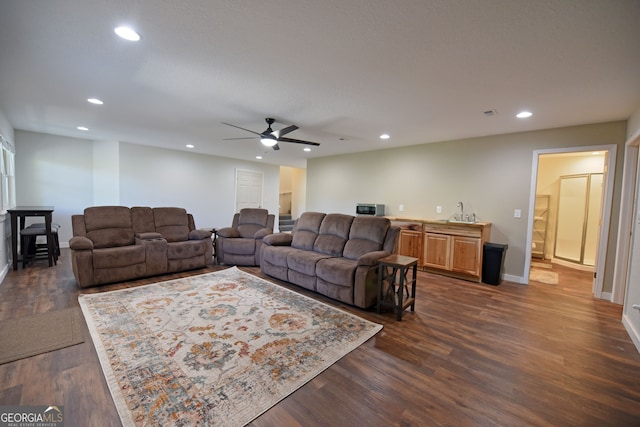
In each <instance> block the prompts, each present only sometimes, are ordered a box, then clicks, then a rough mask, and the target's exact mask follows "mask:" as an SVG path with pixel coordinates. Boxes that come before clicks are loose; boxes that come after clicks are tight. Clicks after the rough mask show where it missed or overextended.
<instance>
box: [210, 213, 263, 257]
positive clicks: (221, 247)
mask: <svg viewBox="0 0 640 427" xmlns="http://www.w3.org/2000/svg"><path fill="white" fill-rule="evenodd" d="M274 222H275V215H271V214H269V211H267V210H266V209H255V208H245V209H242V210H240V212H239V213H236V214H235V215H234V216H233V222H232V224H231V227H225V228H221V229H219V230H217V235H218V238H217V239H216V257H217V260H218V263H219V264H232V265H254V266H255V265H260V260H261V248H262V238H263V237H264V236H267V235H269V234H272V233H273V224H274Z"/></svg>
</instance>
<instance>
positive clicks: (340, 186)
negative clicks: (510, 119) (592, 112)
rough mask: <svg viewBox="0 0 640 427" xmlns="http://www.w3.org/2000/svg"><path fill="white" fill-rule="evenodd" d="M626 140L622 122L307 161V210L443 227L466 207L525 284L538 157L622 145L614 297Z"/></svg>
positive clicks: (611, 253) (607, 287) (608, 272)
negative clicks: (380, 214) (373, 213)
mask: <svg viewBox="0 0 640 427" xmlns="http://www.w3.org/2000/svg"><path fill="white" fill-rule="evenodd" d="M625 134H626V122H625V121H620V122H611V123H601V124H593V125H584V126H574V127H567V128H558V129H548V130H542V131H535V132H523V133H517V134H508V135H496V136H487V137H480V138H470V139H464V140H458V141H447V142H440V143H434V144H423V145H417V146H410V147H402V148H397V149H389V150H378V151H371V152H366V153H357V154H349V155H343V156H333V157H323V158H317V159H309V160H308V161H307V209H308V210H317V211H324V212H340V213H348V214H352V213H353V212H354V210H355V204H356V203H357V202H367V203H384V204H385V205H386V213H387V215H391V216H408V217H422V218H434V219H446V218H448V217H449V216H450V215H451V214H453V213H454V212H455V211H456V209H457V208H456V203H457V202H458V201H462V202H463V203H464V206H465V211H466V212H469V213H471V212H475V213H476V214H477V215H478V216H479V218H480V219H481V220H484V221H489V222H491V223H492V224H493V225H492V229H491V241H492V242H495V243H506V244H508V245H509V248H508V249H507V253H506V260H505V273H506V274H507V275H509V276H513V277H515V278H518V280H524V278H523V275H524V269H525V258H526V253H527V251H526V241H527V231H528V227H527V222H528V220H527V218H526V213H527V212H528V211H529V193H530V186H531V176H532V173H531V171H532V163H533V152H534V150H543V149H553V148H564V147H581V146H590V145H610V144H614V145H618V146H620V149H619V150H618V153H617V155H618V159H617V163H616V171H615V183H614V195H613V208H612V221H611V231H610V240H609V249H608V251H607V263H606V266H605V279H604V289H603V291H604V292H610V291H611V286H612V281H613V278H612V277H613V269H612V268H611V269H610V268H608V267H609V266H610V265H611V266H612V265H613V262H614V259H615V241H616V231H617V226H618V207H619V204H620V183H621V170H622V163H623V162H622V156H623V153H624V150H623V149H622V146H623V145H624V141H625ZM400 204H402V205H404V208H405V210H404V212H401V211H400V210H399V205H400ZM436 206H442V208H443V210H442V213H441V214H438V213H436ZM515 209H520V210H521V211H522V213H523V215H522V217H521V218H519V219H517V218H514V210H515Z"/></svg>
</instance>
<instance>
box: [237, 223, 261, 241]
mask: <svg viewBox="0 0 640 427" xmlns="http://www.w3.org/2000/svg"><path fill="white" fill-rule="evenodd" d="M263 228H264V225H259V224H240V225H238V234H239V235H240V237H245V238H253V237H254V236H255V235H256V233H257V232H258V230H262V229H263Z"/></svg>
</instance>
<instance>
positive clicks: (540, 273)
mask: <svg viewBox="0 0 640 427" xmlns="http://www.w3.org/2000/svg"><path fill="white" fill-rule="evenodd" d="M529 280H533V281H534V282H541V283H546V284H547V285H557V284H558V273H554V272H553V271H547V270H538V269H536V268H532V269H531V272H530V273H529Z"/></svg>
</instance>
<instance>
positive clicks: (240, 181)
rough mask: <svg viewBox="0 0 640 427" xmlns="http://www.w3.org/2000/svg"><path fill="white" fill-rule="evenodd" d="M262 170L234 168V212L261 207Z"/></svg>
mask: <svg viewBox="0 0 640 427" xmlns="http://www.w3.org/2000/svg"><path fill="white" fill-rule="evenodd" d="M263 178H264V175H263V173H262V172H255V171H248V170H242V169H236V212H240V209H243V208H261V207H262V181H263Z"/></svg>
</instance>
